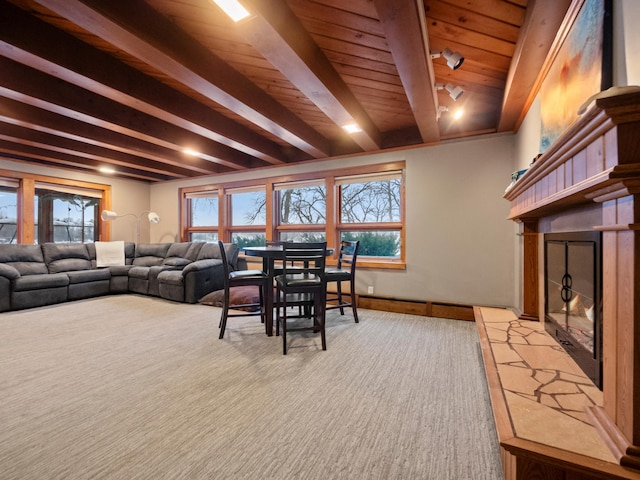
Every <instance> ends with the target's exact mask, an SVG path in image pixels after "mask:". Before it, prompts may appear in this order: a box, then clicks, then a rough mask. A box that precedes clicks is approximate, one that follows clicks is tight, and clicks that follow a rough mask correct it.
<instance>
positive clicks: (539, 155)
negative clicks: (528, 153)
mask: <svg viewBox="0 0 640 480" xmlns="http://www.w3.org/2000/svg"><path fill="white" fill-rule="evenodd" d="M541 156H542V154H541V153H539V154H538V155H536V156H535V157H533V160H531V163H530V164H529V167H533V164H534V163H536V160H538V159H539V158H540V157H541Z"/></svg>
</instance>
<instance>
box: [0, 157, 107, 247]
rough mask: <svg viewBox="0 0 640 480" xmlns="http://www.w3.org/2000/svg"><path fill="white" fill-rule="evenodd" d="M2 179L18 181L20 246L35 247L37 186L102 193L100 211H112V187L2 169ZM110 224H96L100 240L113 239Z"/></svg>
mask: <svg viewBox="0 0 640 480" xmlns="http://www.w3.org/2000/svg"><path fill="white" fill-rule="evenodd" d="M0 177H5V178H13V179H16V180H18V182H19V186H18V219H17V226H16V227H17V230H18V231H17V235H16V238H17V242H18V243H19V244H27V245H33V243H34V241H35V211H34V209H35V196H36V193H35V192H36V184H37V183H47V184H50V185H52V186H55V185H60V186H61V187H77V188H79V189H85V190H96V191H100V192H102V196H101V198H100V205H99V211H100V212H102V210H110V209H111V185H106V184H103V183H93V182H85V181H81V180H71V179H66V178H59V177H50V176H47V175H38V174H32V173H26V172H20V171H15V170H2V169H0ZM109 223H110V222H103V221H100V222H96V225H97V226H98V240H100V241H108V240H109V239H110V238H111V229H110V224H109Z"/></svg>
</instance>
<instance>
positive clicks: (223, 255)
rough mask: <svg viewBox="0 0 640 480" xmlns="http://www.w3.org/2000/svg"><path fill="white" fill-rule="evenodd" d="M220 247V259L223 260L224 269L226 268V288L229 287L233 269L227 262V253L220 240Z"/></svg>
mask: <svg viewBox="0 0 640 480" xmlns="http://www.w3.org/2000/svg"><path fill="white" fill-rule="evenodd" d="M218 247H219V248H220V259H221V260H222V267H223V268H224V287H225V288H228V287H229V274H230V273H231V267H230V266H229V262H228V261H227V252H226V250H225V249H224V242H222V241H221V240H218Z"/></svg>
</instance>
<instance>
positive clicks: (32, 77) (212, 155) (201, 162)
mask: <svg viewBox="0 0 640 480" xmlns="http://www.w3.org/2000/svg"><path fill="white" fill-rule="evenodd" d="M0 70H2V72H3V75H2V76H0V95H2V96H5V97H8V98H14V99H16V100H18V101H20V102H23V103H27V104H29V105H32V106H35V107H38V108H41V109H43V110H48V111H51V112H54V113H56V114H59V115H62V116H65V117H68V118H71V119H76V120H81V121H83V122H86V123H87V124H90V125H92V126H97V127H101V128H105V129H108V130H111V131H113V132H118V133H120V134H122V135H125V136H127V137H130V138H131V139H136V140H140V141H144V142H147V143H151V144H154V145H158V146H161V147H163V148H166V149H169V150H170V152H167V156H166V161H167V163H174V164H177V165H179V164H182V163H184V162H185V158H184V156H183V154H182V152H183V150H184V148H185V147H187V146H188V147H190V148H192V149H194V150H198V151H200V152H203V153H202V158H198V157H192V158H190V159H189V160H188V162H187V163H188V164H189V165H190V166H191V168H193V169H195V170H198V171H200V172H201V173H216V172H220V171H221V170H220V169H219V168H218V165H221V166H224V167H226V168H229V169H232V170H239V169H246V168H250V167H256V166H262V165H263V163H262V162H260V161H259V160H256V159H255V158H254V157H251V156H249V155H246V154H244V153H242V152H238V151H237V150H234V149H232V148H230V147H227V146H226V145H222V144H220V143H217V142H213V141H211V140H209V139H207V138H203V137H201V136H199V135H196V134H194V133H192V132H190V131H186V130H182V129H180V128H175V127H174V126H173V125H171V124H168V123H167V122H164V121H162V120H158V119H157V118H155V117H151V116H149V115H145V114H144V113H140V112H139V111H137V110H134V109H132V108H130V107H128V106H126V105H123V104H120V103H117V102H114V101H112V100H109V99H108V98H105V97H103V96H100V95H96V94H94V93H92V92H90V91H88V90H84V89H81V88H77V87H75V86H74V85H71V84H69V83H67V82H65V81H62V80H59V79H57V78H53V77H50V76H49V75H45V74H43V73H41V72H39V71H36V70H33V69H31V68H29V67H27V66H24V65H21V64H19V63H16V62H14V61H12V60H9V59H6V58H2V57H0ZM116 120H117V122H118V123H114V122H115V121H116ZM99 134H100V132H99V131H97V132H96V135H99ZM133 143H134V144H135V143H136V142H135V141H134V142H133ZM114 145H120V146H122V147H123V148H125V147H126V146H127V145H129V138H121V139H120V140H119V141H118V142H117V143H115V144H114Z"/></svg>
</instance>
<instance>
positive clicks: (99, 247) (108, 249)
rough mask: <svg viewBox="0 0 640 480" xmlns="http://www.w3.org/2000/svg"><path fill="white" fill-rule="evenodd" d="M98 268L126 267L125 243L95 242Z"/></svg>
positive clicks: (120, 241)
mask: <svg viewBox="0 0 640 480" xmlns="http://www.w3.org/2000/svg"><path fill="white" fill-rule="evenodd" d="M95 246H96V266H98V267H110V266H113V265H124V241H122V240H119V241H115V242H95Z"/></svg>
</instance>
